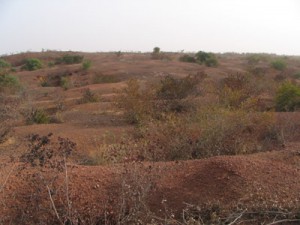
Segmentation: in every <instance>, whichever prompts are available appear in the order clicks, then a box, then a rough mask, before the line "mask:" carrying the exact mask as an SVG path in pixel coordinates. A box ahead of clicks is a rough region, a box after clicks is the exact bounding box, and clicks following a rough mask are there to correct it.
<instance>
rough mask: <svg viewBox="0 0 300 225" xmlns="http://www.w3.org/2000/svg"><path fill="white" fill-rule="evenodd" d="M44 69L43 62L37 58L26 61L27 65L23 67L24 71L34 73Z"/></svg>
mask: <svg viewBox="0 0 300 225" xmlns="http://www.w3.org/2000/svg"><path fill="white" fill-rule="evenodd" d="M42 67H43V63H42V62H41V60H39V59H36V58H30V59H26V60H25V65H24V66H22V69H24V70H29V71H33V70H38V69H41V68H42Z"/></svg>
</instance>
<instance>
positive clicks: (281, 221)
mask: <svg viewBox="0 0 300 225" xmlns="http://www.w3.org/2000/svg"><path fill="white" fill-rule="evenodd" d="M285 222H300V219H285V220H277V221H274V222H272V223H268V224H267V225H274V224H280V223H285Z"/></svg>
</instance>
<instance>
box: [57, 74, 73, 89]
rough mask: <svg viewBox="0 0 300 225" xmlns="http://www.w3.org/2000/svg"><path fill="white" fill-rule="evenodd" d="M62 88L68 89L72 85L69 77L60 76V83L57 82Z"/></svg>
mask: <svg viewBox="0 0 300 225" xmlns="http://www.w3.org/2000/svg"><path fill="white" fill-rule="evenodd" d="M59 85H60V86H61V87H62V88H63V89H64V90H68V89H69V88H71V87H72V82H71V79H70V77H68V76H63V77H61V78H60V84H59Z"/></svg>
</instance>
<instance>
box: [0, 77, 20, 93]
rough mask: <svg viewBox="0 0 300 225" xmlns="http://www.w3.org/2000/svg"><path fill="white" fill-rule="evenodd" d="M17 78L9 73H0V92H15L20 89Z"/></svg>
mask: <svg viewBox="0 0 300 225" xmlns="http://www.w3.org/2000/svg"><path fill="white" fill-rule="evenodd" d="M20 88H21V84H20V82H19V79H18V78H17V77H15V76H12V75H9V74H3V75H0V92H6V93H15V92H16V91H18V90H20Z"/></svg>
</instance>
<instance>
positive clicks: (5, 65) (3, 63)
mask: <svg viewBox="0 0 300 225" xmlns="http://www.w3.org/2000/svg"><path fill="white" fill-rule="evenodd" d="M10 67H11V65H10V63H8V62H7V61H5V60H4V59H0V70H1V69H7V68H10Z"/></svg>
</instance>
